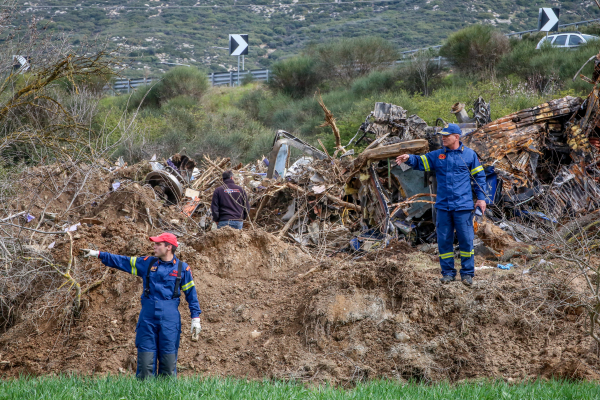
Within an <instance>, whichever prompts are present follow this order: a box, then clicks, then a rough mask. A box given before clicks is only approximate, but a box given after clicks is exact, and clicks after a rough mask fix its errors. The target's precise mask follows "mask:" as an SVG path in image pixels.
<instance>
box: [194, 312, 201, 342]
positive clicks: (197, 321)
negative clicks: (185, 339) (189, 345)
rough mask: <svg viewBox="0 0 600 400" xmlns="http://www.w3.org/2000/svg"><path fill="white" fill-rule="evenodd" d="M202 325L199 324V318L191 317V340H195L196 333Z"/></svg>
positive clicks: (197, 333) (198, 332) (196, 337)
mask: <svg viewBox="0 0 600 400" xmlns="http://www.w3.org/2000/svg"><path fill="white" fill-rule="evenodd" d="M201 330H202V327H201V326H200V318H192V340H193V341H194V342H195V341H197V340H198V335H199V334H200V331H201Z"/></svg>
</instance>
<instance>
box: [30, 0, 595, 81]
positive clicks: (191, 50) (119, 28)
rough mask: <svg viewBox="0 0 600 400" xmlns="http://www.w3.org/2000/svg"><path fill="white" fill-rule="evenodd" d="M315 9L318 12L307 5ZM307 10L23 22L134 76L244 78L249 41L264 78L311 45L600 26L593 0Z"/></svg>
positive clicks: (87, 6)
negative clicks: (98, 42) (245, 40)
mask: <svg viewBox="0 0 600 400" xmlns="http://www.w3.org/2000/svg"><path fill="white" fill-rule="evenodd" d="M303 3H308V4H303ZM316 3H317V4H315V2H308V1H306V0H301V1H295V0H283V1H280V2H277V3H276V4H275V3H274V2H272V1H267V0H259V1H254V0H222V1H214V0H198V1H197V0H177V1H167V0H144V1H142V0H128V1H124V2H123V1H116V0H103V1H101V2H97V1H91V0H47V1H44V2H35V3H33V2H24V3H22V4H20V5H19V22H20V23H21V24H22V23H23V22H25V21H31V20H32V19H34V18H35V19H39V24H40V26H42V25H43V26H47V27H48V29H50V31H51V32H55V33H61V34H67V35H68V36H69V41H70V42H72V43H75V44H77V43H79V42H80V41H83V40H85V38H86V37H89V36H94V35H98V36H99V37H101V38H107V39H108V40H109V41H110V43H111V45H112V46H113V48H119V49H120V53H121V55H122V56H124V57H126V60H127V61H128V62H129V63H130V67H129V69H128V70H127V76H142V75H143V74H154V75H155V74H159V73H161V72H164V71H167V70H168V69H169V68H170V65H169V64H161V62H168V63H184V64H188V65H192V66H194V67H197V68H201V69H206V70H208V71H226V70H230V69H235V68H237V58H236V57H230V56H229V55H228V54H229V53H228V51H227V50H224V49H218V48H214V47H213V46H217V47H227V46H228V44H227V43H228V35H229V34H232V33H248V34H249V35H250V36H249V38H250V44H251V47H250V53H249V55H248V56H247V57H246V68H247V69H255V68H264V67H268V66H270V65H271V64H272V63H273V62H276V61H277V60H279V59H282V58H285V57H288V56H290V55H295V54H298V53H299V52H300V51H301V50H302V49H303V48H304V47H305V46H307V45H308V44H310V43H321V42H322V41H323V39H324V38H327V40H332V39H337V38H342V37H345V38H356V37H361V36H366V35H369V36H377V37H380V38H384V39H386V40H389V41H390V42H391V43H393V44H394V45H395V46H396V47H397V48H398V49H401V50H407V49H414V48H420V47H424V46H431V45H438V44H442V42H443V40H444V39H446V38H447V37H448V35H449V34H451V33H452V32H454V31H457V30H459V29H461V28H464V27H466V26H469V25H472V24H474V23H483V24H488V25H495V26H496V27H497V28H498V29H499V30H500V31H502V32H510V31H523V30H528V29H535V28H536V27H537V17H538V8H539V7H560V8H561V10H562V11H561V22H562V23H569V22H576V21H581V20H588V19H593V18H597V17H598V15H600V14H599V12H600V10H598V7H597V6H596V5H595V3H594V2H593V1H591V0H588V1H585V2H583V3H582V2H581V1H575V0H561V1H552V2H551V1H539V0H533V1H531V0H497V1H492V0H478V1H475V0H467V1H464V2H456V1H451V0H397V1H392V0H390V1H387V0H386V1H374V2H364V3H363V2H358V3H353V2H342V3H336V2H334V1H331V4H321V3H322V2H316Z"/></svg>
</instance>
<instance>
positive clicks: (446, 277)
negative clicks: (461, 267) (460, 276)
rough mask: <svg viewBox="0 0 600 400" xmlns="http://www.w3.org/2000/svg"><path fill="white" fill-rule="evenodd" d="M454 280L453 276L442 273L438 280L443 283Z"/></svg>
mask: <svg viewBox="0 0 600 400" xmlns="http://www.w3.org/2000/svg"><path fill="white" fill-rule="evenodd" d="M454 280H455V279H454V277H453V276H451V275H444V276H443V277H441V278H440V282H442V283H443V284H446V283H450V282H454Z"/></svg>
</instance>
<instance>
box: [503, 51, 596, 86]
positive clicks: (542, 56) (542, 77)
mask: <svg viewBox="0 0 600 400" xmlns="http://www.w3.org/2000/svg"><path fill="white" fill-rule="evenodd" d="M536 44H537V42H535V41H522V42H518V43H515V44H514V46H513V49H512V51H511V52H510V53H509V54H506V55H505V56H504V57H503V58H502V60H501V61H500V63H499V64H498V72H499V73H500V74H502V75H505V76H510V75H512V76H516V77H518V78H519V79H521V80H522V81H526V82H527V84H528V85H529V86H530V87H532V88H534V89H535V90H537V91H538V92H540V93H542V94H544V93H553V92H556V91H557V90H559V89H561V88H562V87H564V86H569V87H573V88H575V89H579V90H581V89H583V88H585V85H583V86H582V85H581V84H579V83H577V84H575V85H573V84H572V83H571V78H572V77H573V75H575V73H576V72H577V70H578V69H579V68H580V67H581V66H582V65H583V63H584V62H586V61H587V59H589V58H590V57H591V56H593V55H594V54H595V53H596V52H597V46H598V44H597V42H591V43H587V44H585V45H582V46H580V47H578V48H577V49H574V50H567V49H560V48H554V47H551V46H550V45H549V44H545V45H543V46H542V47H541V48H540V49H538V50H536V49H535V46H536ZM582 72H583V73H584V74H587V75H588V76H591V72H592V64H591V63H590V64H588V65H587V66H586V68H585V69H584V70H583V71H582ZM588 89H589V87H588ZM584 91H585V90H584Z"/></svg>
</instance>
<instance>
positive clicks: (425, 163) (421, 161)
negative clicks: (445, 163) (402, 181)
mask: <svg viewBox="0 0 600 400" xmlns="http://www.w3.org/2000/svg"><path fill="white" fill-rule="evenodd" d="M396 163H397V164H402V163H406V165H408V166H409V167H411V168H412V169H416V170H419V171H433V170H434V163H433V162H431V153H427V154H424V155H422V156H415V155H414V154H402V155H400V156H398V157H396Z"/></svg>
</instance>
